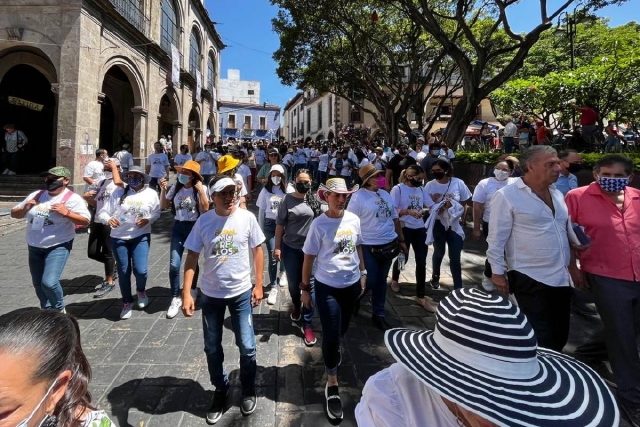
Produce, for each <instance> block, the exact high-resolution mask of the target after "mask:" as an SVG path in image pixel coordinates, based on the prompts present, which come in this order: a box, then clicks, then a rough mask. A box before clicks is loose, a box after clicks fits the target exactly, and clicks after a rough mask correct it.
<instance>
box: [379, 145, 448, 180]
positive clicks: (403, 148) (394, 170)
mask: <svg viewBox="0 0 640 427" xmlns="http://www.w3.org/2000/svg"><path fill="white" fill-rule="evenodd" d="M438 151H440V146H438ZM415 164H416V160H415V159H414V158H413V157H411V156H409V145H408V144H406V143H404V142H403V143H402V144H400V145H399V146H398V154H397V155H395V156H393V157H392V158H391V160H389V161H388V162H387V165H386V169H385V179H386V182H387V187H386V188H385V190H387V192H390V191H391V188H392V187H393V186H394V185H396V184H398V183H399V182H400V181H399V180H400V172H402V171H403V170H405V169H406V168H408V167H409V166H411V165H415Z"/></svg>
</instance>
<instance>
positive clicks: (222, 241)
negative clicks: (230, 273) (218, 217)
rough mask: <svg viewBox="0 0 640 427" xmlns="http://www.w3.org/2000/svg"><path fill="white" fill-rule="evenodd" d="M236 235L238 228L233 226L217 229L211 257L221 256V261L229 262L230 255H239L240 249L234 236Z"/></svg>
mask: <svg viewBox="0 0 640 427" xmlns="http://www.w3.org/2000/svg"><path fill="white" fill-rule="evenodd" d="M235 235H236V230H235V229H233V228H231V229H226V228H224V229H222V230H216V237H215V239H214V240H213V249H212V251H211V258H219V259H220V261H221V262H227V261H228V260H229V257H230V256H234V255H237V254H238V252H240V249H239V248H238V247H237V246H235V245H234V241H233V238H234V237H235Z"/></svg>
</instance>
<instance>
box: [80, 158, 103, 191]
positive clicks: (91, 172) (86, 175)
mask: <svg viewBox="0 0 640 427" xmlns="http://www.w3.org/2000/svg"><path fill="white" fill-rule="evenodd" d="M108 157H109V154H108V153H107V150H105V149H104V148H99V149H97V150H96V159H95V160H92V161H90V162H89V163H88V164H87V166H85V167H84V172H83V174H82V180H83V181H84V182H85V183H86V184H85V186H84V191H85V192H87V191H90V190H91V187H95V186H97V185H98V182H100V181H102V180H103V179H104V161H105V159H107V158H108Z"/></svg>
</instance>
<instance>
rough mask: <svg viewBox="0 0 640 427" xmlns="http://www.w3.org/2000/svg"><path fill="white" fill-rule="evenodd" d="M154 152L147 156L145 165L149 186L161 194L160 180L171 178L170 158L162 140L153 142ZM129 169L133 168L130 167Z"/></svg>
mask: <svg viewBox="0 0 640 427" xmlns="http://www.w3.org/2000/svg"><path fill="white" fill-rule="evenodd" d="M153 149H154V151H155V152H154V153H153V154H150V155H149V157H148V158H147V165H146V166H145V171H146V175H149V177H150V181H149V188H151V189H153V190H154V191H156V193H158V194H159V192H160V186H159V184H158V181H159V180H160V179H162V178H164V179H168V178H169V166H170V164H169V158H168V157H167V155H166V154H165V152H164V146H163V145H162V144H161V143H160V142H156V143H155V144H153ZM129 170H132V169H131V168H129Z"/></svg>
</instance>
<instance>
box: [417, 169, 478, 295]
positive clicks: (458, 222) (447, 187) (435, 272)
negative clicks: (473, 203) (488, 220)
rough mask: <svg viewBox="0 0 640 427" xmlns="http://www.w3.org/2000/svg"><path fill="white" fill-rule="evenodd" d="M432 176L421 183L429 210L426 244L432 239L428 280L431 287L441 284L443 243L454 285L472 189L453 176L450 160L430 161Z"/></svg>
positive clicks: (458, 284)
mask: <svg viewBox="0 0 640 427" xmlns="http://www.w3.org/2000/svg"><path fill="white" fill-rule="evenodd" d="M431 174H432V175H433V180H431V181H429V182H428V183H427V185H425V187H424V197H425V203H426V204H427V207H429V209H430V210H431V214H430V215H429V219H428V220H427V223H426V224H425V227H427V239H426V242H427V244H430V243H431V242H433V258H432V264H433V265H432V269H431V281H430V282H429V285H431V287H432V288H433V289H439V288H440V266H441V265H442V259H443V258H444V250H445V245H446V246H447V248H448V253H449V267H450V268H451V276H452V277H453V287H454V289H459V288H461V287H462V266H461V264H460V256H461V254H462V245H463V243H464V229H463V228H462V225H463V224H464V222H465V218H466V215H467V208H468V207H467V201H468V200H469V199H470V198H471V192H470V191H469V188H467V185H466V184H465V183H464V182H463V181H462V180H461V179H458V178H454V177H453V168H452V167H451V163H449V162H448V161H446V160H442V159H441V160H438V161H436V162H435V163H434V164H433V165H431Z"/></svg>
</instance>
